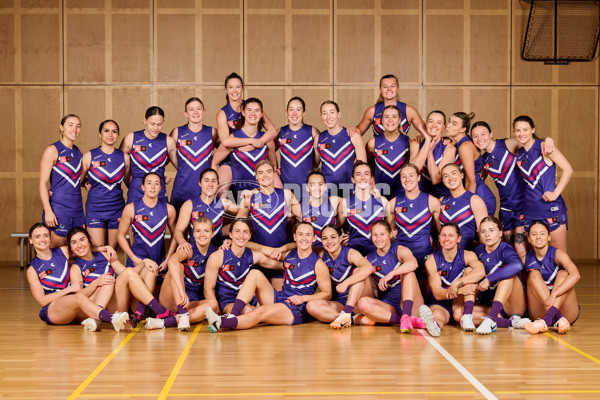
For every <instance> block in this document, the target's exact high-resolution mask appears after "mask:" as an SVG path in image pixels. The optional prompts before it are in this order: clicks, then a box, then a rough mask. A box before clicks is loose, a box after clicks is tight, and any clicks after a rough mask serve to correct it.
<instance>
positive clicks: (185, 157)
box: [177, 141, 212, 171]
mask: <svg viewBox="0 0 600 400" xmlns="http://www.w3.org/2000/svg"><path fill="white" fill-rule="evenodd" d="M210 146H212V141H210V142H206V144H205V145H204V146H202V148H200V149H199V150H198V151H193V150H192V149H191V148H189V147H186V148H185V149H186V151H188V152H189V153H191V154H192V155H193V156H194V157H198V155H199V154H201V153H203V152H204V151H205V150H206V149H207V148H208V147H210ZM177 153H179V156H180V157H181V158H182V159H183V161H185V163H186V164H187V165H189V166H190V168H192V169H193V170H194V171H197V170H198V168H200V166H201V165H202V164H204V162H199V163H198V164H197V165H195V164H194V163H193V162H191V161H190V160H189V159H188V157H187V156H186V155H185V154H184V153H183V152H182V151H181V150H180V149H179V146H177Z"/></svg>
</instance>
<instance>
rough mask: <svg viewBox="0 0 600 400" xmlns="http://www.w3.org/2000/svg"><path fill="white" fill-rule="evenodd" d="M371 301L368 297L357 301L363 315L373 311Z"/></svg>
mask: <svg viewBox="0 0 600 400" xmlns="http://www.w3.org/2000/svg"><path fill="white" fill-rule="evenodd" d="M372 300H373V299H371V298H370V297H361V298H360V299H359V300H358V308H359V309H360V310H361V311H362V312H363V313H369V312H371V310H372V309H373V301H372Z"/></svg>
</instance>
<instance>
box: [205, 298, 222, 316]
mask: <svg viewBox="0 0 600 400" xmlns="http://www.w3.org/2000/svg"><path fill="white" fill-rule="evenodd" d="M207 307H209V308H211V309H212V310H213V311H214V312H216V313H218V312H219V302H217V300H215V299H210V300H207Z"/></svg>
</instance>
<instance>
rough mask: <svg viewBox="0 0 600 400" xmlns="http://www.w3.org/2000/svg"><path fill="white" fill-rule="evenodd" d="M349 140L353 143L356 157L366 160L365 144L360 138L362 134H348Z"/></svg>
mask: <svg viewBox="0 0 600 400" xmlns="http://www.w3.org/2000/svg"><path fill="white" fill-rule="evenodd" d="M350 141H351V142H352V144H353V145H354V152H355V154H356V159H357V160H361V161H364V162H367V153H366V152H365V144H364V142H363V140H362V136H360V135H354V136H350Z"/></svg>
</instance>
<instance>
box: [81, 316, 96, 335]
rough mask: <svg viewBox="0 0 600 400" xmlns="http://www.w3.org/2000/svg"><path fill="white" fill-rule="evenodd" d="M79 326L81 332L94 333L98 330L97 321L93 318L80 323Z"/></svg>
mask: <svg viewBox="0 0 600 400" xmlns="http://www.w3.org/2000/svg"><path fill="white" fill-rule="evenodd" d="M81 325H83V330H85V331H90V332H96V331H97V330H98V321H96V320H95V319H94V318H88V319H84V320H83V321H81Z"/></svg>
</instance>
